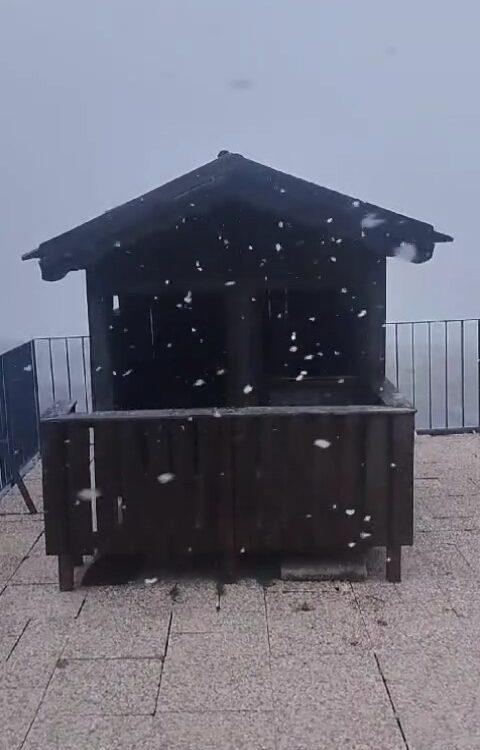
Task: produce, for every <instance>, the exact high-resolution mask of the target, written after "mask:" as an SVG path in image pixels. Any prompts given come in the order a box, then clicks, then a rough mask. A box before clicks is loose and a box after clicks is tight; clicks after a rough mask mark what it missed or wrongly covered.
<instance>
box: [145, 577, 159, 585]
mask: <svg viewBox="0 0 480 750" xmlns="http://www.w3.org/2000/svg"><path fill="white" fill-rule="evenodd" d="M157 581H158V578H145V585H146V586H153V585H154V584H155V583H157Z"/></svg>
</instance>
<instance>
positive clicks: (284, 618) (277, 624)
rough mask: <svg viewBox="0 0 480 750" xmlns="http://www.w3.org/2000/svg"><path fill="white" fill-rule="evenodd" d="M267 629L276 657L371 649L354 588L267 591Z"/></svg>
mask: <svg viewBox="0 0 480 750" xmlns="http://www.w3.org/2000/svg"><path fill="white" fill-rule="evenodd" d="M267 612H268V629H269V637H270V646H271V651H272V654H273V655H274V656H278V655H284V654H291V653H302V654H305V653H311V654H312V656H316V655H318V654H322V653H342V652H345V651H349V650H351V649H352V648H359V649H361V648H369V640H368V635H367V631H366V629H365V626H364V624H363V621H362V617H361V613H360V610H359V608H358V606H357V604H356V601H355V598H354V596H353V593H352V591H351V590H345V591H343V590H340V591H336V590H335V589H333V590H331V591H330V592H329V593H326V592H322V593H321V594H316V593H313V592H308V591H304V592H301V593H300V592H298V593H284V594H275V593H270V592H268V593H267Z"/></svg>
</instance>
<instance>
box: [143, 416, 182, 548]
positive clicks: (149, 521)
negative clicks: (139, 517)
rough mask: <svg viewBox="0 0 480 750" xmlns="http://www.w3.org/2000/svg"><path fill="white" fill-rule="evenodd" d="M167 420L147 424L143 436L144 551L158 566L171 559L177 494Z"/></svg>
mask: <svg viewBox="0 0 480 750" xmlns="http://www.w3.org/2000/svg"><path fill="white" fill-rule="evenodd" d="M169 441H170V438H169V433H168V430H167V420H166V419H164V420H162V419H159V420H155V421H149V423H148V429H147V433H146V442H147V445H146V452H147V464H146V482H145V493H146V518H145V529H144V535H145V536H144V538H145V544H146V549H147V550H148V552H149V554H150V555H151V556H152V557H156V558H157V559H158V561H159V562H162V563H166V562H167V561H168V560H169V559H170V557H171V549H170V547H171V538H172V536H173V528H174V513H175V503H176V498H177V490H176V487H175V482H176V477H175V474H174V472H173V466H172V463H171V455H170V453H171V451H170V445H169Z"/></svg>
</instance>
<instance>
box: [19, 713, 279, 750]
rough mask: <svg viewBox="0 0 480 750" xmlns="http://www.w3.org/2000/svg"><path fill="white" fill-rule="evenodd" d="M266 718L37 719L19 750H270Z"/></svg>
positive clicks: (192, 715) (271, 742)
mask: <svg viewBox="0 0 480 750" xmlns="http://www.w3.org/2000/svg"><path fill="white" fill-rule="evenodd" d="M273 735H274V722H273V714H272V713H268V712H259V711H256V712H246V711H228V712H222V711H215V712H211V713H204V712H203V713H192V712H188V713H186V712H175V713H170V714H167V713H165V714H162V715H161V716H158V717H155V718H154V717H147V716H78V715H76V714H60V715H59V716H56V717H48V718H45V717H38V718H36V719H35V722H34V724H33V727H32V729H31V731H30V732H29V735H28V738H27V741H26V743H25V746H24V750H50V749H51V750H54V748H57V747H58V748H61V750H94V749H96V748H99V749H100V748H101V750H203V749H204V748H205V750H207V749H208V750H233V748H239V750H240V748H241V749H242V750H274V739H273Z"/></svg>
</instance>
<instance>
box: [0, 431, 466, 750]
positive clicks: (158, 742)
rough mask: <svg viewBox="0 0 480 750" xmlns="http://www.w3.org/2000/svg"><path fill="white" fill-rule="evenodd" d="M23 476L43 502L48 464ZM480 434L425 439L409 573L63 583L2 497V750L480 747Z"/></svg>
mask: <svg viewBox="0 0 480 750" xmlns="http://www.w3.org/2000/svg"><path fill="white" fill-rule="evenodd" d="M27 483H28V485H29V487H30V488H31V491H32V494H33V496H34V497H35V501H36V502H37V503H39V504H40V503H41V484H40V467H39V466H36V467H35V468H34V469H33V470H32V471H31V473H30V474H29V476H28V478H27ZM479 504H480V437H477V436H473V435H468V436H452V437H437V438H430V437H422V438H418V439H417V463H416V510H417V521H416V526H417V532H416V539H415V546H414V547H413V549H411V550H404V565H403V582H402V583H401V584H389V583H386V582H385V581H384V580H383V561H382V560H381V559H379V558H380V556H379V555H374V556H373V558H374V559H373V562H372V566H373V567H372V570H371V575H370V578H369V580H368V582H367V583H358V584H353V585H350V584H346V583H298V582H297V583H295V582H294V583H286V582H285V583H284V582H281V581H278V582H275V583H274V584H273V585H271V586H265V587H264V586H262V585H261V584H259V583H257V582H255V581H253V580H246V581H243V582H241V583H238V584H235V585H227V586H225V588H224V590H223V591H221V590H219V591H217V588H216V586H215V583H213V582H211V583H209V582H207V581H201V580H191V579H190V580H183V579H182V580H180V581H178V585H174V583H175V582H174V581H160V582H158V583H156V584H155V585H150V586H148V585H145V583H144V582H143V581H141V582H139V583H138V584H130V585H128V586H117V587H109V586H105V587H91V588H88V589H87V588H82V587H78V588H77V589H76V590H75V591H73V592H70V593H63V594H61V593H59V592H58V590H57V585H56V560H55V559H51V558H46V557H45V555H44V550H43V544H44V542H43V538H42V537H43V524H42V517H41V515H39V516H38V517H29V516H27V515H26V514H25V510H24V507H23V505H22V503H21V500H20V498H19V496H18V495H17V493H16V491H13V490H12V491H10V493H9V494H8V495H7V496H6V497H5V496H3V497H2V498H0V514H2V515H1V516H0V750H19V749H20V748H22V750H87V748H88V750H96V749H97V748H98V749H99V750H100V749H101V750H114V749H115V750H127V749H128V750H135V749H140V748H142V750H143V749H144V748H145V749H146V750H160V749H162V750H163V749H166V750H190V749H192V750H193V749H195V750H197V749H198V750H210V749H212V750H216V749H217V748H218V749H220V748H222V750H229V749H230V748H241V749H245V750H254V749H255V750H256V749H260V748H261V749H263V750H273V748H278V750H304V749H305V750H307V749H308V750H310V749H312V750H319V749H325V750H337V749H338V748H348V749H349V750H370V749H372V750H405V748H409V749H410V750H457V749H458V750H467V749H468V750H474V749H475V750H478V748H480V640H479V634H480V588H479V586H478V577H479V575H480V512H479Z"/></svg>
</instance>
